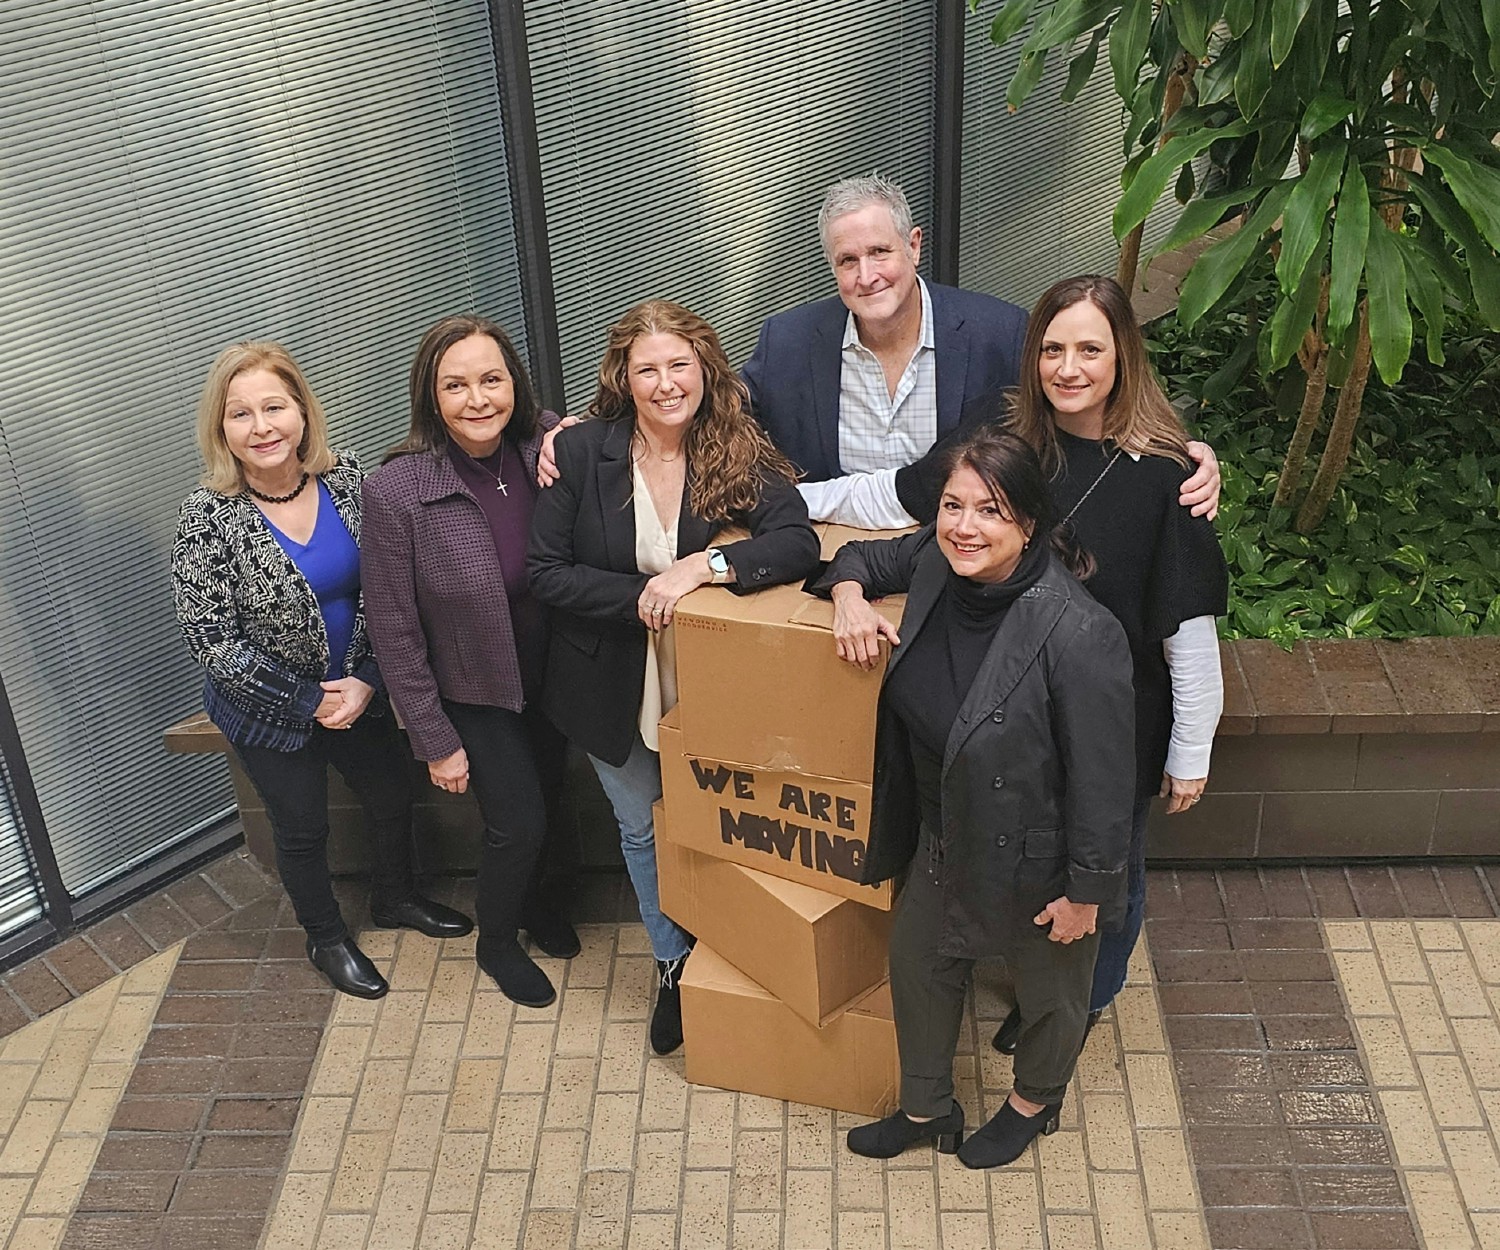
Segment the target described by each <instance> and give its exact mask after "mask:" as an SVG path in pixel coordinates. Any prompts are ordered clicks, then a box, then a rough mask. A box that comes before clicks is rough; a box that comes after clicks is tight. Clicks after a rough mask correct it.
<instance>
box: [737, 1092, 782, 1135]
mask: <svg viewBox="0 0 1500 1250" xmlns="http://www.w3.org/2000/svg"><path fill="white" fill-rule="evenodd" d="M786 1106H787V1104H786V1103H784V1102H782V1101H781V1100H780V1099H779V1098H765V1097H762V1096H761V1095H760V1094H741V1095H740V1096H739V1098H738V1099H737V1106H736V1109H735V1115H736V1118H737V1119H738V1122H739V1126H740V1127H741V1128H774V1129H778V1130H779V1129H781V1128H782V1127H783V1125H784V1124H785V1122H786Z"/></svg>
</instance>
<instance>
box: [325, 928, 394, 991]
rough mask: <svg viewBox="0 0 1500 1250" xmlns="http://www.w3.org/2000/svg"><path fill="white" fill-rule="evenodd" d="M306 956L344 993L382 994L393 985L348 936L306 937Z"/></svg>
mask: <svg viewBox="0 0 1500 1250" xmlns="http://www.w3.org/2000/svg"><path fill="white" fill-rule="evenodd" d="M307 957H308V959H310V960H312V966H313V967H314V968H316V969H317V970H318V971H319V972H321V973H322V974H323V975H324V976H325V977H327V978H328V981H329V984H331V985H332V986H333V988H334V989H336V990H338V991H339V992H340V993H341V994H352V995H354V997H355V998H382V997H384V995H385V992H386V991H387V990H388V989H390V988H391V987H390V986H389V985H387V984H386V980H385V978H384V977H383V976H381V975H380V970H379V969H378V968H376V967H375V965H374V964H372V963H371V962H370V957H369V956H368V955H366V954H365V953H364V951H362V950H360V949H359V947H358V946H356V945H355V943H354V939H353V938H351V937H346V938H344V939H343V940H342V941H338V942H324V943H315V942H314V941H313V940H312V938H308V939H307Z"/></svg>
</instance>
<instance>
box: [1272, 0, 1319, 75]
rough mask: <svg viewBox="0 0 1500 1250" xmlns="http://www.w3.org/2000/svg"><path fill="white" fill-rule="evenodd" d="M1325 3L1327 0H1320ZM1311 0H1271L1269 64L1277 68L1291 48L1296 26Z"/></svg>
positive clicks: (1305, 13) (1295, 34)
mask: <svg viewBox="0 0 1500 1250" xmlns="http://www.w3.org/2000/svg"><path fill="white" fill-rule="evenodd" d="M1321 2H1322V3H1325V4H1326V3H1327V2H1328V0H1321ZM1312 3H1313V0H1271V64H1272V65H1273V66H1275V67H1277V68H1278V69H1279V68H1280V67H1281V63H1282V62H1283V61H1285V60H1286V58H1287V54H1288V53H1289V52H1290V51H1291V50H1292V43H1293V42H1294V41H1295V40H1296V38H1297V28H1298V27H1299V26H1301V25H1302V19H1303V18H1304V17H1306V16H1307V11H1308V9H1310V8H1311V7H1312Z"/></svg>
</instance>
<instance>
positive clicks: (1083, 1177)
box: [1017, 1129, 1092, 1211]
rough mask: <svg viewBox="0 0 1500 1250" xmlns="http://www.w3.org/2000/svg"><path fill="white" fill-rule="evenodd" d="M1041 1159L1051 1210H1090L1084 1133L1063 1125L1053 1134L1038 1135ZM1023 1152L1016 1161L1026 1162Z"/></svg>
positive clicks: (1045, 1194) (1047, 1198)
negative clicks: (1069, 1129)
mask: <svg viewBox="0 0 1500 1250" xmlns="http://www.w3.org/2000/svg"><path fill="white" fill-rule="evenodd" d="M1036 1140H1037V1142H1038V1143H1039V1144H1040V1155H1041V1160H1042V1195H1043V1200H1044V1201H1045V1203H1046V1207H1047V1210H1048V1211H1087V1210H1089V1209H1090V1208H1091V1206H1092V1203H1091V1200H1090V1198H1089V1175H1088V1166H1087V1164H1086V1162H1085V1156H1084V1150H1083V1134H1082V1133H1077V1132H1069V1131H1067V1130H1066V1129H1061V1130H1059V1131H1058V1132H1056V1133H1053V1134H1052V1136H1050V1137H1039V1138H1037V1139H1036ZM1025 1159H1026V1156H1025V1155H1022V1156H1021V1158H1020V1160H1018V1161H1017V1162H1024V1161H1025Z"/></svg>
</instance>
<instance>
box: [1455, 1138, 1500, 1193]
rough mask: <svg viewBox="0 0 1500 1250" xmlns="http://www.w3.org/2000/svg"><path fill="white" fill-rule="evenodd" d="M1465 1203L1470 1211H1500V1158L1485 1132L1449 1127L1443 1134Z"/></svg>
mask: <svg viewBox="0 0 1500 1250" xmlns="http://www.w3.org/2000/svg"><path fill="white" fill-rule="evenodd" d="M1443 1144H1444V1145H1445V1146H1446V1147H1447V1148H1448V1158H1449V1159H1451V1160H1452V1161H1453V1174H1454V1176H1456V1177H1457V1178H1458V1187H1459V1189H1460V1190H1461V1191H1462V1193H1463V1196H1464V1203H1465V1205H1467V1206H1468V1208H1469V1209H1470V1210H1471V1211H1500V1159H1497V1158H1496V1156H1495V1144H1494V1141H1493V1140H1492V1139H1491V1137H1490V1135H1489V1134H1488V1133H1487V1132H1484V1131H1483V1130H1480V1129H1452V1130H1449V1131H1448V1132H1445V1133H1444V1134H1443Z"/></svg>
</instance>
